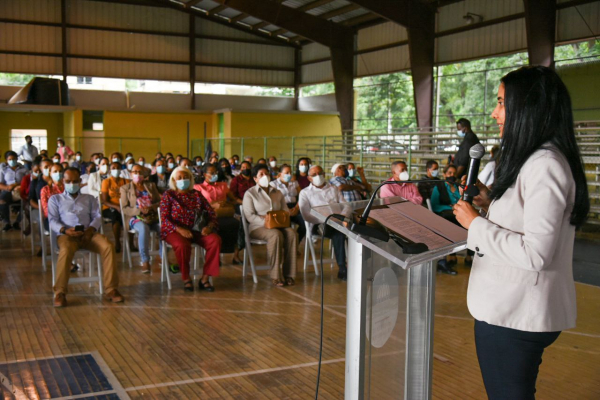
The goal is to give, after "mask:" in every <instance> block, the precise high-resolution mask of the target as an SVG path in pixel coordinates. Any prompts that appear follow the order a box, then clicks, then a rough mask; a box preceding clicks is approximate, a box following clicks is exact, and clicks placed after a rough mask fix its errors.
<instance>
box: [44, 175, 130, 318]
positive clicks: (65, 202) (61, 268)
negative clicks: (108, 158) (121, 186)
mask: <svg viewBox="0 0 600 400" xmlns="http://www.w3.org/2000/svg"><path fill="white" fill-rule="evenodd" d="M64 185H65V191H64V192H63V193H61V194H57V195H55V196H52V197H51V198H50V200H49V202H48V218H49V220H50V227H51V229H52V232H53V234H54V235H57V243H58V249H59V250H58V259H57V262H56V279H55V285H54V287H53V288H52V289H53V291H54V307H65V306H66V305H67V298H66V295H67V287H68V283H69V276H70V273H71V272H70V271H71V270H70V266H71V263H72V261H73V256H74V255H75V252H76V251H77V250H79V249H85V250H89V251H92V252H94V253H98V254H100V256H101V258H102V271H103V282H102V283H103V285H104V298H105V299H106V300H108V301H111V302H113V303H121V302H123V300H124V298H123V296H121V294H120V293H119V291H118V290H117V287H118V286H119V276H118V275H117V269H116V265H115V264H116V260H115V250H114V247H113V245H112V243H110V242H109V241H108V239H107V238H106V237H105V236H104V235H101V234H99V233H98V229H99V228H100V224H101V223H102V217H101V216H100V210H99V206H98V202H97V201H96V199H95V198H94V197H93V196H90V195H86V194H81V193H79V187H80V186H79V185H80V181H79V170H78V169H77V168H68V169H67V171H66V172H65V175H64ZM80 226H81V228H82V230H80V229H76V227H80Z"/></svg>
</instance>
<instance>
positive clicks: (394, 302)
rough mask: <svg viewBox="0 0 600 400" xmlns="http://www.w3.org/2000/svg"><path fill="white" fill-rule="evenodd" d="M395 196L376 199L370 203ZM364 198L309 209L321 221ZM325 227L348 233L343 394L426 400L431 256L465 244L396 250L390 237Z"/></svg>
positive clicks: (352, 399) (335, 223)
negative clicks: (411, 251) (421, 250)
mask: <svg viewBox="0 0 600 400" xmlns="http://www.w3.org/2000/svg"><path fill="white" fill-rule="evenodd" d="M401 201H405V200H404V199H402V198H400V197H391V198H385V199H376V200H375V202H374V203H373V206H381V205H390V204H394V203H397V202H401ZM367 203H368V202H367V201H358V202H352V203H340V204H330V205H327V206H321V207H315V208H313V209H312V210H311V212H312V214H313V215H314V216H316V217H317V218H318V219H319V220H320V221H321V222H324V221H325V219H326V217H327V216H329V215H331V214H343V215H346V216H350V215H351V214H353V213H354V212H355V211H356V210H360V209H364V208H365V207H366V205H367ZM434 218H440V219H441V217H437V216H435V217H434ZM328 225H330V226H331V227H333V228H334V229H336V230H338V231H340V232H342V233H343V234H344V235H346V236H347V237H348V253H347V260H348V261H347V262H348V283H347V304H346V361H345V362H346V364H345V371H346V377H345V399H346V400H358V399H378V400H385V399H411V400H414V399H431V388H432V371H433V320H434V300H435V275H436V261H437V260H438V259H440V258H442V257H444V256H446V255H448V254H452V253H455V252H458V251H461V250H464V249H465V248H466V241H462V242H457V243H451V244H450V245H447V246H444V247H441V248H436V249H435V250H430V251H428V252H425V253H421V254H404V253H403V251H402V249H401V248H400V246H399V245H398V244H396V243H395V242H394V241H393V240H391V239H390V240H389V241H388V242H387V243H384V242H381V241H377V240H375V239H370V238H368V237H362V236H360V235H357V234H355V233H354V232H352V231H350V230H349V229H348V228H346V227H344V225H343V224H341V223H340V221H339V220H336V219H334V218H331V219H330V220H329V221H328ZM401 229H402V228H401V227H398V231H401ZM465 237H466V236H465Z"/></svg>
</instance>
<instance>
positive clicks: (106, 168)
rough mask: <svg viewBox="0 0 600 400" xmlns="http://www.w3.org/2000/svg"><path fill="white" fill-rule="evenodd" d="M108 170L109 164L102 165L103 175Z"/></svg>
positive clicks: (101, 171)
mask: <svg viewBox="0 0 600 400" xmlns="http://www.w3.org/2000/svg"><path fill="white" fill-rule="evenodd" d="M107 171H108V165H106V164H104V165H101V166H100V173H101V174H102V175H104V174H106V172H107Z"/></svg>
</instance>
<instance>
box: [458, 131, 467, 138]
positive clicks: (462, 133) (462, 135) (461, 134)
mask: <svg viewBox="0 0 600 400" xmlns="http://www.w3.org/2000/svg"><path fill="white" fill-rule="evenodd" d="M456 133H457V134H458V137H461V138H463V137H465V135H466V133H464V132H463V131H456Z"/></svg>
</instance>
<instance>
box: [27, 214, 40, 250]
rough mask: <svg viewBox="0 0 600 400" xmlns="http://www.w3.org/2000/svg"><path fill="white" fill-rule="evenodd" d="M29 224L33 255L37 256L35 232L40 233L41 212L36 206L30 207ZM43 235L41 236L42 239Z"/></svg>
mask: <svg viewBox="0 0 600 400" xmlns="http://www.w3.org/2000/svg"><path fill="white" fill-rule="evenodd" d="M29 225H30V228H31V229H30V231H31V233H30V234H29V235H30V240H31V255H32V256H35V232H36V231H37V233H38V234H39V233H40V228H39V225H40V220H39V213H37V212H36V210H35V208H33V207H29ZM41 238H43V236H40V241H41Z"/></svg>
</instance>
